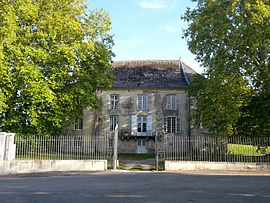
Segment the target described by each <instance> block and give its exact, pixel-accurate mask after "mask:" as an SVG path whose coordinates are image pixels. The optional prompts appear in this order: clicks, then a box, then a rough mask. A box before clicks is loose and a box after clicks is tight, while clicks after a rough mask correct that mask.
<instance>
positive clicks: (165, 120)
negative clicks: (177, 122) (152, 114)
mask: <svg viewBox="0 0 270 203" xmlns="http://www.w3.org/2000/svg"><path fill="white" fill-rule="evenodd" d="M163 123H164V125H163V128H164V133H167V118H166V117H164V120H163Z"/></svg>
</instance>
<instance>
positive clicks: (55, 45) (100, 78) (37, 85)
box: [0, 0, 113, 135]
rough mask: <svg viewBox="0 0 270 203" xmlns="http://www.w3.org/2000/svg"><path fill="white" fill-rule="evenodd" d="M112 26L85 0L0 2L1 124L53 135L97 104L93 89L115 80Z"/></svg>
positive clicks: (20, 130)
mask: <svg viewBox="0 0 270 203" xmlns="http://www.w3.org/2000/svg"><path fill="white" fill-rule="evenodd" d="M110 28H111V21H110V18H109V16H108V14H107V13H106V12H105V11H103V10H94V11H89V10H87V6H86V1H84V0H3V1H1V2H0V76H1V80H0V95H1V99H0V111H1V110H2V114H1V125H0V126H2V128H3V129H4V130H6V131H13V132H14V131H15V132H17V133H22V134H43V135H51V134H54V135H55V134H60V133H61V131H62V129H63V127H66V126H67V125H68V124H69V121H70V120H72V119H73V118H74V117H75V116H76V115H79V114H81V113H82V111H83V109H85V108H86V107H97V105H98V102H97V98H96V96H95V92H96V90H98V89H101V88H108V87H110V86H111V84H112V81H113V75H112V69H111V59H112V56H113V53H112V51H111V48H112V45H113V41H112V37H111V35H110V34H109V31H110ZM2 98H3V99H2Z"/></svg>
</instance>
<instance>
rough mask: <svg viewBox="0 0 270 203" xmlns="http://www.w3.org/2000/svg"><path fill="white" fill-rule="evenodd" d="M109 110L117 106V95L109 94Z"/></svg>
mask: <svg viewBox="0 0 270 203" xmlns="http://www.w3.org/2000/svg"><path fill="white" fill-rule="evenodd" d="M109 108H110V109H111V110H115V109H118V108H119V96H118V95H111V96H110V107H109Z"/></svg>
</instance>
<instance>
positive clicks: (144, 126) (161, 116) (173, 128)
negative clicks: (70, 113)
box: [69, 60, 195, 153]
mask: <svg viewBox="0 0 270 203" xmlns="http://www.w3.org/2000/svg"><path fill="white" fill-rule="evenodd" d="M113 66H114V72H115V76H116V81H115V84H114V86H113V88H112V89H110V90H102V91H99V92H98V93H97V95H98V98H99V100H100V102H101V108H100V109H99V110H91V109H86V110H85V112H84V115H83V120H82V126H81V128H79V129H74V128H72V130H70V132H69V134H73V135H80V134H83V136H107V137H108V147H112V146H111V145H112V143H113V141H112V138H113V135H114V130H115V129H114V128H115V125H116V124H118V126H119V129H118V132H119V133H118V137H119V144H118V151H120V152H135V153H146V152H153V151H154V149H155V135H156V134H162V133H167V134H176V135H179V136H189V135H190V126H189V121H188V116H189V110H190V104H189V98H188V96H187V86H188V84H189V78H190V76H191V75H192V74H195V71H193V70H192V69H191V68H189V67H188V66H186V65H185V64H183V63H182V62H181V61H179V60H174V61H167V60H164V61H163V60H161V61H121V62H115V63H114V64H113ZM78 126H79V124H78V123H77V124H76V127H75V128H78ZM159 141H161V140H159Z"/></svg>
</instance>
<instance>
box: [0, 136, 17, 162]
mask: <svg viewBox="0 0 270 203" xmlns="http://www.w3.org/2000/svg"><path fill="white" fill-rule="evenodd" d="M14 137H15V134H14V133H5V132H0V161H6V160H13V159H15V154H16V145H15V144H14Z"/></svg>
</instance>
